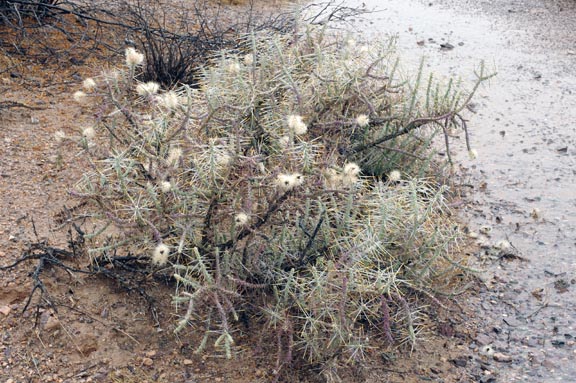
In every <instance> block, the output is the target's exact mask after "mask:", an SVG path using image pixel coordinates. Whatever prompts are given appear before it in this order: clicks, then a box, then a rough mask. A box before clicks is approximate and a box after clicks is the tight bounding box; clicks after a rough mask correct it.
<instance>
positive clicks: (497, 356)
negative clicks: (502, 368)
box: [493, 352, 512, 363]
mask: <svg viewBox="0 0 576 383" xmlns="http://www.w3.org/2000/svg"><path fill="white" fill-rule="evenodd" d="M493 358H494V360H495V361H497V362H502V363H510V362H512V357H511V356H510V355H506V354H502V353H501V352H495V353H494V355H493Z"/></svg>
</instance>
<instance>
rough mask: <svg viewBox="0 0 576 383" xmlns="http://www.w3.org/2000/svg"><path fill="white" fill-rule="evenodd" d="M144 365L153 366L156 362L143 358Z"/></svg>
mask: <svg viewBox="0 0 576 383" xmlns="http://www.w3.org/2000/svg"><path fill="white" fill-rule="evenodd" d="M142 364H143V365H144V366H152V365H153V364H154V361H153V360H152V359H150V358H142Z"/></svg>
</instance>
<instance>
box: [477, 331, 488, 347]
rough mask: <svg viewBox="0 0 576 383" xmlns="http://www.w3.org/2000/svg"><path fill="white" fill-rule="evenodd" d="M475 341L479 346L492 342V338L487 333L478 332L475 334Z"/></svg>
mask: <svg viewBox="0 0 576 383" xmlns="http://www.w3.org/2000/svg"><path fill="white" fill-rule="evenodd" d="M476 342H477V343H478V345H480V346H485V345H487V344H490V343H492V339H491V338H490V337H489V336H488V335H486V334H482V333H480V334H478V335H476Z"/></svg>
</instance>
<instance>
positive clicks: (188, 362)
mask: <svg viewBox="0 0 576 383" xmlns="http://www.w3.org/2000/svg"><path fill="white" fill-rule="evenodd" d="M182 363H184V365H185V366H190V365H191V364H194V362H193V361H191V360H190V359H184V360H183V361H182Z"/></svg>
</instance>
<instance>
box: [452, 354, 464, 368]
mask: <svg viewBox="0 0 576 383" xmlns="http://www.w3.org/2000/svg"><path fill="white" fill-rule="evenodd" d="M450 362H451V363H452V364H454V365H455V366H456V367H466V365H467V364H468V358H467V357H465V356H459V357H457V358H454V359H452V360H450Z"/></svg>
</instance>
